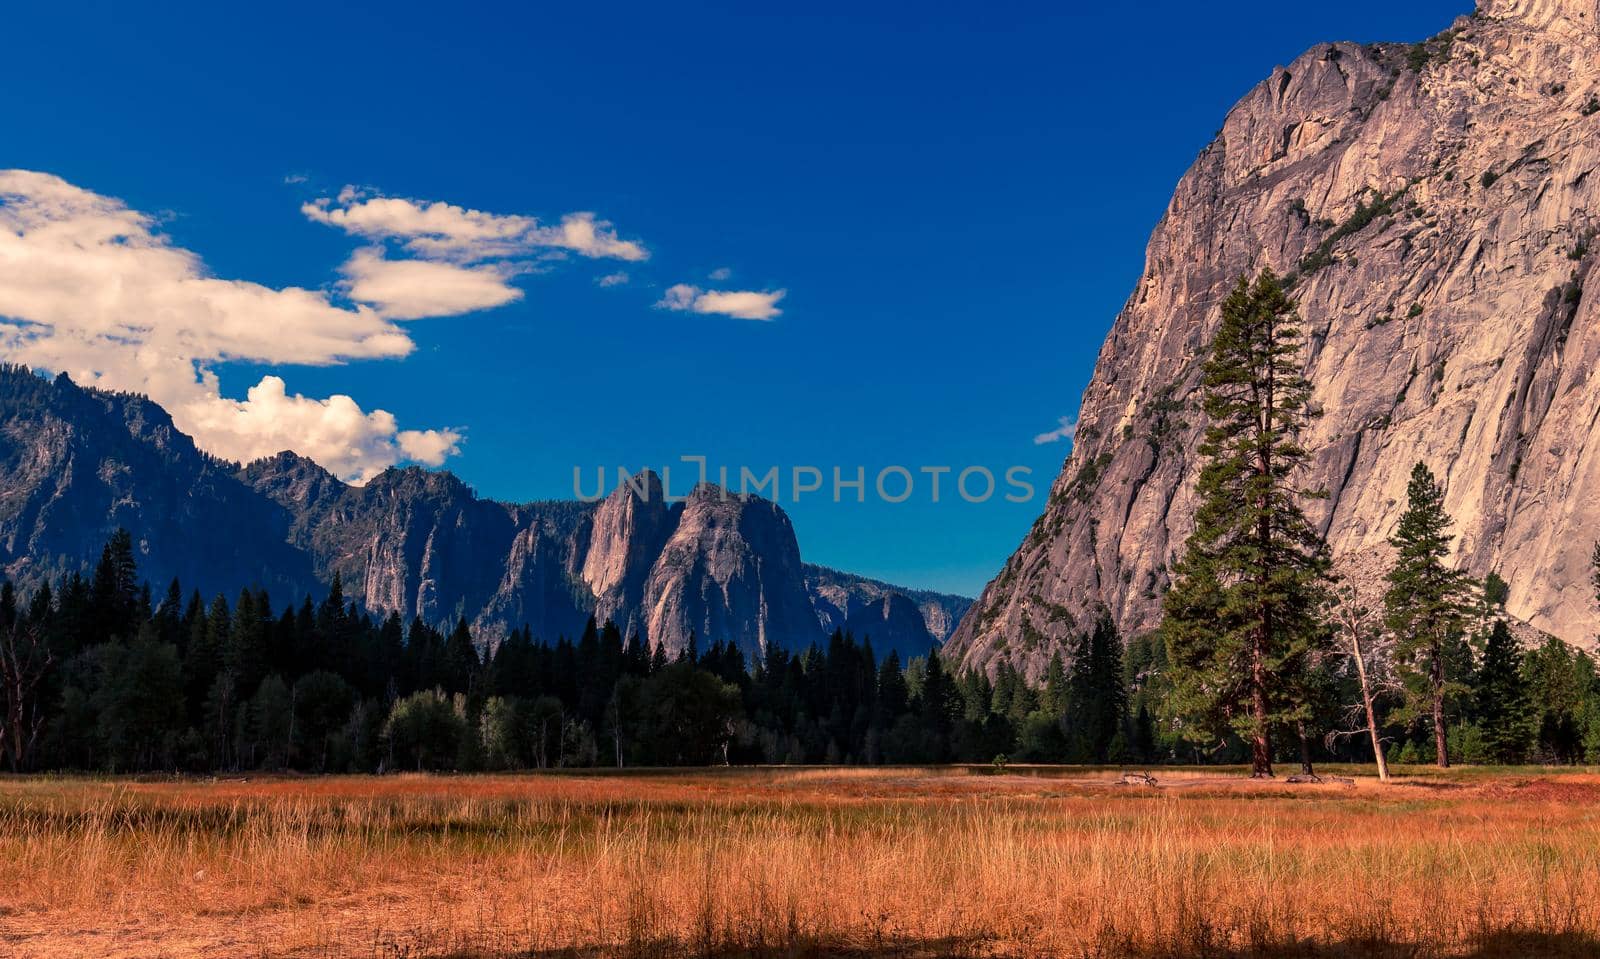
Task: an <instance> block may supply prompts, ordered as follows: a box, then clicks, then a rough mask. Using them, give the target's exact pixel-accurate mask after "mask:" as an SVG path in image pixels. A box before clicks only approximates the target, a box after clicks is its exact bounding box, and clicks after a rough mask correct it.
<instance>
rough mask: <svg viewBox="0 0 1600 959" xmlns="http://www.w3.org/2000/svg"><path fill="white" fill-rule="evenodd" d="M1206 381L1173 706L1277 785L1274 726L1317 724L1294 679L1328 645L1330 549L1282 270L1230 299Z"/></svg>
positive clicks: (1177, 617) (1174, 600)
mask: <svg viewBox="0 0 1600 959" xmlns="http://www.w3.org/2000/svg"><path fill="white" fill-rule="evenodd" d="M1202 385H1203V386H1204V389H1205V401H1204V409H1205V412H1206V415H1207V417H1208V418H1209V419H1210V426H1209V427H1208V428H1207V430H1206V433H1205V440H1204V442H1203V443H1202V445H1201V447H1200V453H1201V456H1202V457H1204V461H1205V464H1204V467H1203V468H1202V470H1201V473H1200V479H1199V484H1198V486H1197V489H1196V492H1197V493H1198V494H1199V498H1200V506H1199V509H1198V510H1196V513H1195V531H1194V535H1192V536H1191V537H1190V538H1189V541H1188V544H1187V545H1186V548H1185V553H1184V556H1183V558H1182V560H1181V562H1180V563H1179V564H1178V566H1177V567H1176V569H1175V574H1176V575H1175V579H1174V582H1173V586H1172V589H1171V590H1170V591H1169V592H1168V594H1167V596H1166V600H1165V603H1164V606H1165V609H1164V612H1165V619H1164V622H1163V630H1162V631H1163V634H1164V637H1165V639H1166V644H1167V652H1168V658H1169V660H1170V666H1169V677H1168V678H1169V679H1170V681H1171V685H1172V689H1171V694H1170V696H1169V698H1168V708H1169V710H1170V711H1171V712H1172V713H1173V718H1174V719H1175V721H1176V724H1177V725H1178V728H1179V729H1180V731H1181V732H1182V733H1183V734H1184V735H1185V736H1186V737H1187V738H1190V739H1193V740H1196V741H1205V740H1208V739H1212V738H1214V737H1216V736H1217V735H1218V733H1220V732H1222V731H1224V730H1231V731H1232V732H1234V733H1236V734H1238V735H1239V736H1240V737H1241V738H1243V739H1244V740H1245V742H1246V743H1247V744H1248V745H1249V748H1250V764H1251V770H1252V774H1253V775H1255V776H1262V777H1265V776H1271V775H1272V739H1271V735H1272V729H1273V727H1274V726H1277V725H1281V724H1284V723H1295V722H1297V721H1299V720H1302V719H1303V718H1304V717H1305V714H1306V708H1305V705H1304V703H1302V702H1299V701H1298V700H1297V697H1296V695H1295V687H1296V684H1295V683H1294V682H1292V681H1291V680H1292V679H1293V678H1294V677H1296V676H1298V675H1299V674H1300V673H1301V672H1302V671H1303V670H1304V669H1305V668H1306V666H1307V661H1308V659H1309V657H1310V656H1311V654H1312V653H1314V652H1315V651H1317V650H1319V649H1321V648H1324V647H1325V646H1326V645H1327V644H1328V642H1329V633H1328V630H1327V629H1326V628H1325V626H1324V625H1323V623H1322V622H1321V618H1320V610H1321V608H1322V606H1323V604H1324V598H1325V592H1326V585H1325V584H1326V580H1327V576H1328V568H1329V559H1328V550H1327V545H1326V544H1325V543H1324V542H1323V540H1322V537H1321V536H1320V535H1319V534H1318V533H1317V531H1316V529H1315V528H1314V527H1313V526H1312V525H1311V523H1310V521H1309V520H1307V518H1306V516H1305V513H1304V511H1303V510H1302V509H1301V506H1300V501H1301V500H1302V499H1305V498H1309V497H1312V496H1315V495H1316V494H1314V493H1311V492H1308V491H1305V490H1302V489H1299V488H1298V487H1296V486H1295V484H1294V476H1295V474H1296V473H1297V472H1298V471H1299V470H1300V469H1301V467H1302V466H1303V465H1304V464H1305V462H1306V460H1307V459H1308V456H1309V454H1308V453H1307V451H1306V450H1305V449H1304V448H1303V447H1301V446H1300V443H1299V440H1298V436H1299V433H1300V432H1301V430H1302V429H1303V427H1304V426H1305V425H1306V424H1307V422H1308V421H1309V420H1310V418H1311V417H1312V416H1313V415H1314V414H1313V412H1312V411H1311V410H1310V408H1309V400H1310V396H1311V385H1310V383H1309V382H1308V381H1307V380H1306V378H1305V376H1304V375H1303V373H1302V363H1301V358H1300V324H1299V317H1298V315H1297V314H1296V311H1295V304H1294V302H1293V301H1292V300H1290V299H1289V298H1288V296H1287V295H1285V293H1284V291H1283V288H1282V287H1281V285H1280V284H1279V283H1278V280H1277V278H1276V277H1274V276H1273V275H1272V273H1271V271H1263V272H1262V273H1261V275H1260V276H1259V277H1257V278H1256V280H1255V282H1254V283H1251V282H1250V281H1249V279H1248V278H1245V277H1241V278H1240V280H1239V283H1238V284H1237V285H1236V286H1235V287H1234V289H1233V292H1232V293H1230V294H1229V296H1228V298H1227V300H1226V301H1225V302H1224V303H1223V307H1222V323H1221V326H1220V328H1219V329H1218V331H1217V335H1216V339H1215V340H1214V341H1213V342H1212V346H1211V357H1210V359H1209V361H1208V362H1207V363H1206V366H1205V373H1204V379H1203V381H1202Z"/></svg>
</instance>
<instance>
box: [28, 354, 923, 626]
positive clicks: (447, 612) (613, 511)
mask: <svg viewBox="0 0 1600 959" xmlns="http://www.w3.org/2000/svg"><path fill="white" fill-rule="evenodd" d="M119 526H120V527H124V528H126V529H127V530H128V531H129V532H130V533H132V534H133V538H134V542H135V545H136V547H137V549H138V551H139V557H138V558H139V562H140V570H141V573H142V574H143V575H144V576H145V577H146V578H148V579H149V580H151V581H152V582H153V583H154V584H155V585H156V587H157V588H158V589H159V588H160V587H164V586H165V584H166V583H167V582H168V580H170V579H171V578H173V577H177V578H179V579H180V580H181V582H182V584H183V586H184V587H185V589H192V588H198V589H199V590H200V591H201V592H202V593H204V594H206V595H210V594H213V593H216V592H225V593H228V594H229V595H230V596H231V595H232V593H233V592H234V591H237V590H238V589H240V588H242V587H245V586H265V587H266V588H267V589H268V590H269V591H270V592H271V594H272V596H273V598H274V600H275V601H276V602H277V603H280V604H282V603H287V602H290V601H294V600H297V599H298V598H299V597H301V596H303V595H306V594H310V595H313V596H318V597H320V595H321V594H323V593H324V592H325V586H324V585H323V584H326V583H327V582H329V581H331V580H332V579H333V577H334V576H335V575H337V576H338V577H339V578H340V580H341V582H342V585H343V588H344V591H345V595H347V596H350V597H353V598H355V599H357V600H359V601H361V602H362V603H363V604H364V605H365V606H366V607H367V608H368V609H369V610H370V611H371V612H373V613H375V614H379V615H382V614H386V613H389V612H391V611H392V612H398V613H399V614H400V615H401V616H402V617H404V618H405V619H407V620H409V619H410V618H412V617H417V616H420V617H421V618H422V619H424V620H425V621H428V622H430V623H434V624H437V625H442V626H449V625H452V624H453V623H454V622H455V621H456V619H457V618H465V619H467V620H468V621H469V622H470V623H472V624H473V626H474V627H475V629H476V631H477V634H478V635H479V636H480V637H481V638H483V639H485V640H487V641H489V642H494V641H495V640H497V639H498V638H499V637H501V636H503V635H504V634H505V633H506V631H507V630H510V629H516V628H520V627H522V626H524V625H526V626H528V627H530V628H531V629H532V630H533V632H534V634H535V635H537V636H539V637H542V638H545V639H552V640H553V639H555V638H557V637H559V636H568V637H573V636H576V635H577V634H578V633H579V632H580V631H581V630H582V629H583V626H584V623H585V622H586V621H587V619H588V618H589V617H590V616H591V615H593V616H596V617H597V618H599V619H601V620H605V619H608V618H609V619H613V620H615V621H616V622H617V623H618V625H619V626H621V627H622V628H623V630H624V633H625V634H626V635H632V634H634V633H639V634H642V635H644V636H646V637H648V638H649V639H650V640H651V641H652V642H655V643H660V644H663V645H664V646H665V647H666V648H667V649H668V650H669V651H673V652H676V651H678V650H680V649H682V648H683V647H685V646H686V645H687V644H688V642H689V637H690V635H691V634H695V635H697V636H698V637H699V638H700V639H701V640H702V641H703V643H706V644H709V643H710V642H712V641H715V640H725V641H732V642H734V643H736V644H737V645H738V646H739V647H740V648H741V649H742V650H743V651H744V652H745V654H746V656H747V657H754V656H759V655H760V654H761V653H762V652H763V651H764V650H765V649H766V646H767V644H769V643H777V644H779V645H782V646H784V647H787V648H790V649H795V650H798V649H804V648H805V647H807V646H809V645H811V644H812V643H813V642H817V641H820V640H821V639H822V638H823V637H824V633H823V629H822V625H821V623H822V620H821V619H819V614H818V610H816V609H814V608H813V606H812V602H811V597H810V594H808V592H807V582H806V575H805V568H804V567H803V566H802V565H801V562H800V548H799V546H798V544H797V543H796V540H795V535H794V529H793V527H792V526H791V525H790V523H789V518H788V517H787V516H786V515H785V514H784V512H783V510H781V509H779V508H778V507H777V506H776V505H774V504H772V503H770V502H767V501H765V500H762V499H758V498H755V497H739V496H733V495H731V494H726V495H725V494H724V493H723V492H722V491H721V490H720V489H718V488H717V487H715V486H702V487H699V488H697V489H696V490H695V491H694V492H693V493H692V494H691V495H690V496H689V497H688V498H687V499H685V500H684V501H682V502H678V503H670V504H669V503H668V502H667V501H666V499H665V497H664V495H663V490H662V485H661V481H660V479H659V478H658V477H656V476H655V475H654V474H650V473H647V474H644V475H642V476H639V477H637V478H635V480H634V481H633V482H631V483H628V484H624V485H622V486H619V487H618V488H617V489H616V490H615V491H613V492H612V493H611V495H610V496H608V497H607V498H606V499H604V500H602V501H601V502H599V503H576V502H543V503H499V502H495V501H493V500H484V499H479V498H478V497H477V495H475V494H474V493H473V492H472V490H471V489H470V488H469V487H467V486H466V484H464V483H462V482H461V481H460V480H459V479H457V478H456V477H454V476H452V475H451V474H449V473H444V472H430V471H427V470H422V469H417V468H409V469H395V470H389V471H387V472H385V473H383V474H381V475H380V476H378V477H376V478H375V479H373V480H372V481H371V482H369V483H367V484H366V485H365V486H347V485H345V484H344V483H341V482H340V481H339V480H338V479H337V478H335V477H334V476H333V475H332V474H331V473H329V472H328V471H327V470H324V469H323V468H322V467H320V466H318V465H317V464H316V463H314V462H312V461H311V460H308V459H306V458H304V457H301V456H297V455H295V454H293V453H281V454H279V455H277V456H274V457H270V458H268V459H263V460H259V461H257V462H255V463H251V464H250V465H248V466H246V467H244V468H242V469H241V468H240V467H238V466H237V465H235V464H232V463H225V462H222V461H220V460H216V459H213V458H211V457H209V456H207V455H206V454H204V453H202V452H200V451H199V450H197V449H196V448H195V446H194V444H193V442H191V441H190V439H189V438H188V437H187V436H185V435H183V434H182V433H180V432H178V431H177V430H176V429H175V428H174V427H173V425H172V420H171V419H170V418H169V417H168V416H167V414H166V412H165V411H164V410H162V409H161V408H160V407H159V406H157V405H155V404H154V403H151V402H150V401H148V400H146V399H144V398H142V397H137V396H128V395H123V394H112V393H103V392H100V391H98V390H92V389H81V388H79V387H77V386H75V385H73V384H72V382H71V381H70V380H67V379H66V378H64V377H63V378H58V379H57V380H55V381H54V382H51V381H49V380H45V379H42V378H40V377H38V376H35V375H34V374H33V373H31V372H30V371H28V370H25V369H21V368H16V367H0V568H3V571H4V572H5V574H6V575H7V576H8V577H10V578H12V579H15V580H17V581H18V582H20V583H22V584H23V585H24V586H28V587H32V586H36V585H38V584H39V583H40V582H42V581H44V580H46V579H54V578H56V577H58V576H60V575H61V574H62V573H64V572H68V571H71V570H86V569H87V568H89V567H90V566H92V564H93V562H94V561H95V560H96V559H97V558H98V557H99V555H100V549H101V547H102V546H103V545H104V544H105V541H106V539H107V538H108V537H109V536H110V535H111V533H112V532H113V531H114V530H116V529H117V528H118V527H119ZM836 575H838V576H845V577H846V578H848V577H847V576H846V574H836ZM863 582H865V581H863ZM879 585H880V586H881V585H882V584H879ZM884 588H885V589H890V590H892V589H893V587H884ZM912 619H915V622H914V623H913V622H912V621H911V620H912ZM893 622H894V628H895V629H897V630H899V631H901V632H903V633H906V634H915V633H916V631H917V630H919V629H920V630H921V631H922V634H923V635H926V633H927V629H926V626H925V625H924V623H923V622H922V620H921V615H920V613H916V611H915V607H912V616H910V617H908V616H907V615H906V613H905V611H904V610H898V611H896V612H895V613H894V614H893ZM840 625H844V624H843V623H842V622H841V624H840ZM876 634H877V631H876V630H874V635H876Z"/></svg>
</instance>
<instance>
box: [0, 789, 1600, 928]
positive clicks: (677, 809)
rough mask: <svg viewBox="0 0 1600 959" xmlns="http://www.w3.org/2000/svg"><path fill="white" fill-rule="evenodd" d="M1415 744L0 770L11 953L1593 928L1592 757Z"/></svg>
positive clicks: (1599, 895) (1596, 923)
mask: <svg viewBox="0 0 1600 959" xmlns="http://www.w3.org/2000/svg"><path fill="white" fill-rule="evenodd" d="M1334 771H1336V772H1340V773H1342V774H1344V775H1352V774H1358V773H1363V772H1366V770H1350V769H1346V770H1334ZM1399 772H1400V774H1401V775H1400V779H1399V781H1397V782H1395V783H1393V784H1389V785H1380V784H1378V783H1377V782H1376V781H1375V780H1372V779H1370V778H1359V777H1358V778H1357V781H1356V783H1355V785H1353V786H1345V785H1327V784H1325V785H1290V784H1287V783H1283V782H1281V781H1279V782H1274V783H1255V782H1250V781H1248V780H1245V779H1243V778H1242V776H1241V775H1240V772H1239V771H1238V770H1218V769H1215V768H1211V769H1204V770H1200V769H1188V770H1178V769H1158V770H1155V773H1156V775H1157V776H1158V777H1159V783H1158V785H1157V786H1155V787H1148V786H1122V785H1117V784H1116V783H1115V779H1116V771H1115V770H1093V769H1062V768H1054V767H1052V768H1016V767H1013V768H1011V769H1008V770H1004V771H999V770H992V769H984V768H966V767H941V768H930V769H912V768H891V769H837V768H769V769H716V770H695V771H658V772H631V771H626V772H614V773H607V772H593V771H585V772H561V773H549V774H539V775H519V776H462V777H451V776H430V775H400V776H385V777H347V778H346V777H324V778H289V777H283V778H279V777H266V778H261V777H254V776H252V777H250V778H248V779H236V780H228V779H215V780H212V779H206V780H160V781H158V780H128V779H110V778H105V779H96V778H56V777H23V778H0V955H6V956H19V957H74V959H76V957H85V956H117V957H141V959H142V957H152V956H170V957H189V956H197V957H198V956H206V957H218V956H224V957H226V956H242V957H243V956H248V957H265V956H285V957H287V956H295V957H300V956H306V957H313V956H371V957H389V959H401V957H418V959H420V957H461V959H466V957H502V956H504V957H511V956H525V957H540V959H543V957H552V959H553V957H574V959H576V957H602V956H607V957H609V956H616V957H639V959H645V957H661V959H667V957H677V956H685V957H688V956H696V957H728V959H732V957H740V956H750V957H760V956H772V957H778V956H794V957H802V956H825V957H862V959H865V957H876V956H898V957H932V956H975V957H976V956H1018V957H1022V956H1084V957H1114V956H1127V957H1151V959H1155V957H1172V959H1181V957H1198V956H1225V957H1235V956H1239V957H1242V956H1307V955H1309V956H1323V957H1344V956H1395V957H1401V956H1404V957H1429V956H1471V957H1483V959H1489V957H1501V956H1504V957H1512V956H1516V957H1525V956H1540V955H1550V956H1591V955H1596V954H1600V816H1597V814H1600V775H1597V774H1595V773H1594V772H1592V771H1587V770H1577V771H1566V770H1560V771H1558V770H1548V769H1517V770H1498V771H1496V770H1477V769H1473V770H1462V771H1451V772H1449V773H1437V772H1434V771H1431V770H1424V769H1411V768H1402V769H1401V770H1399Z"/></svg>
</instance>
